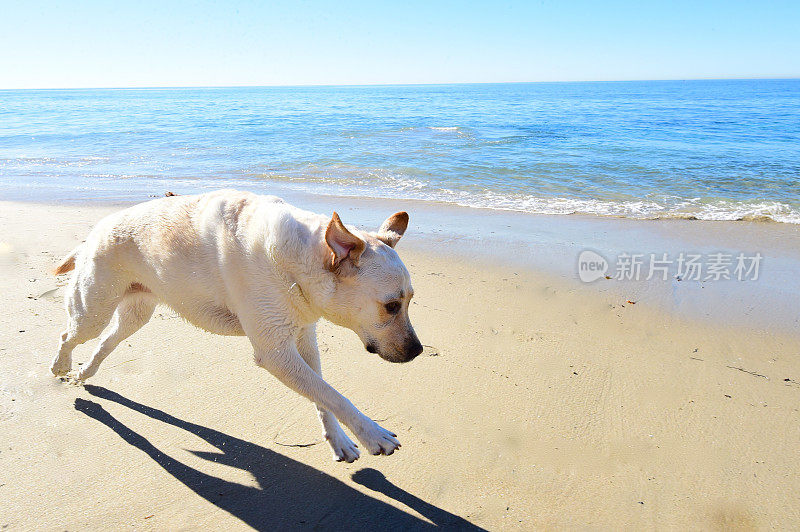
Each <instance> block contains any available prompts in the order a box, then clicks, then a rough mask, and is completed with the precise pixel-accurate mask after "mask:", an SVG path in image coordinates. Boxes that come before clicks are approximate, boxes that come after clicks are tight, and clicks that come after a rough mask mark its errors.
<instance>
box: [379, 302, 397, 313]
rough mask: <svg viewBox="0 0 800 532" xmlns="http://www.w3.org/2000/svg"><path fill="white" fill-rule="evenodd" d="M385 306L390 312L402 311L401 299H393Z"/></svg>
mask: <svg viewBox="0 0 800 532" xmlns="http://www.w3.org/2000/svg"><path fill="white" fill-rule="evenodd" d="M383 308H385V309H386V312H388V313H389V314H397V313H398V312H400V302H399V301H392V302H391V303H386V304H385V305H384V306H383Z"/></svg>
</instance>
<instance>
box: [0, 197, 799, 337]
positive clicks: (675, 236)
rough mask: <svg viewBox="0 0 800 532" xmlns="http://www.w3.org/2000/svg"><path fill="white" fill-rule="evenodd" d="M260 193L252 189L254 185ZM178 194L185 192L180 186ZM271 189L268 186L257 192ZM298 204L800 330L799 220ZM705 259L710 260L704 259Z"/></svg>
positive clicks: (680, 312)
mask: <svg viewBox="0 0 800 532" xmlns="http://www.w3.org/2000/svg"><path fill="white" fill-rule="evenodd" d="M251 191H254V190H251ZM173 192H175V193H178V194H180V193H181V191H180V190H177V189H176V190H173ZM254 192H256V193H259V192H260V193H264V192H266V191H264V190H259V191H254ZM273 192H274V193H275V195H278V196H279V197H282V198H284V199H285V200H286V201H287V202H289V203H291V204H293V205H296V206H298V207H300V208H303V209H307V210H311V211H314V212H320V213H330V212H332V211H333V210H337V211H338V212H339V214H340V216H342V219H343V220H344V222H345V223H347V224H353V225H356V226H358V227H362V228H365V229H369V228H371V227H373V228H377V227H378V226H379V225H380V223H381V222H382V221H383V220H384V219H385V218H386V217H387V216H388V215H389V214H391V213H392V212H395V211H398V210H407V211H409V213H410V214H411V225H410V229H409V231H408V234H407V235H406V237H405V238H404V245H405V246H406V247H407V248H410V249H413V250H416V251H420V252H426V253H433V254H436V255H439V256H442V257H447V256H453V257H458V258H459V259H460V260H468V261H477V262H479V263H480V262H482V263H485V264H487V265H490V266H508V265H510V266H513V267H517V268H525V269H527V270H529V271H531V272H534V273H541V274H546V275H548V276H552V277H553V278H554V279H559V280H561V281H563V282H565V283H566V285H570V288H574V289H581V290H584V289H586V290H588V291H589V292H591V293H593V294H599V295H602V296H603V297H609V298H610V299H615V300H619V301H622V302H625V301H628V300H631V301H635V302H636V303H637V304H643V305H647V306H652V307H654V308H656V309H658V310H660V311H663V312H666V313H669V314H671V315H675V316H679V317H682V318H684V319H688V320H692V319H697V320H700V321H709V322H711V323H716V324H719V325H730V326H742V327H747V328H753V329H758V328H766V329H769V330H774V331H776V332H787V333H797V332H798V331H800V278H799V277H798V276H797V275H796V272H798V271H800V225H794V224H785V223H780V222H774V223H765V222H747V221H736V222H733V223H732V222H731V221H715V220H685V219H679V218H676V219H657V220H642V219H633V218H623V217H611V216H599V215H585V214H574V215H547V214H531V213H522V212H516V211H502V210H496V209H486V208H475V207H463V206H458V205H453V204H447V203H437V202H428V201H422V200H395V199H375V198H352V197H347V196H332V195H320V194H308V193H304V192H303V193H299V192H296V191H286V190H284V191H273ZM161 196H162V194H151V195H148V197H143V198H141V199H140V200H138V201H137V200H134V199H119V198H118V199H110V198H108V199H106V198H98V199H96V200H87V199H86V198H81V199H75V200H74V201H70V202H67V203H66V205H68V206H74V207H80V208H86V209H92V208H94V207H101V208H104V209H108V212H109V213H110V212H113V210H116V209H121V208H125V207H127V206H130V205H133V204H136V203H139V202H142V201H149V200H152V199H156V198H158V197H161ZM0 202H1V203H6V204H7V205H8V206H9V208H13V206H14V205H25V204H30V205H47V206H64V205H65V204H64V203H59V202H56V201H43V202H5V201H0ZM586 250H589V251H592V252H595V253H598V254H599V255H601V256H602V257H604V258H605V259H606V260H607V262H608V263H609V271H608V272H606V273H607V274H608V275H609V276H611V277H615V278H613V279H605V278H601V279H597V280H595V281H593V282H590V283H584V282H581V280H580V278H579V271H578V269H579V266H578V264H577V262H578V258H579V257H580V255H581V253H582V252H584V251H586ZM665 253H666V254H667V259H668V260H670V261H671V262H672V264H671V266H670V268H668V270H669V271H668V274H669V275H668V276H667V279H664V278H663V276H662V277H661V278H657V277H656V276H654V277H653V278H652V279H650V280H648V279H646V277H647V276H648V273H649V272H648V271H647V265H648V264H647V262H648V260H654V259H655V258H657V257H659V258H660V257H662V256H663V254H665ZM716 253H723V254H725V255H726V256H730V259H731V262H732V264H731V265H730V267H729V268H728V270H729V273H730V274H733V269H734V267H735V264H733V262H734V261H735V258H736V256H737V255H738V254H743V255H745V256H746V257H753V256H755V255H756V254H759V255H761V256H762V257H763V260H762V261H761V264H760V266H763V268H760V271H759V272H758V274H759V278H758V279H757V280H746V281H738V282H737V280H736V279H735V276H733V275H731V277H733V278H732V279H731V280H727V279H720V280H714V279H710V280H709V281H707V282H704V281H703V277H705V275H701V276H700V279H697V280H695V279H693V280H690V281H689V282H686V281H685V280H680V279H679V278H678V268H677V262H678V260H679V259H680V257H681V255H685V256H689V255H690V254H699V255H702V256H703V257H704V258H705V259H706V260H708V258H709V257H710V256H711V255H714V254H716ZM624 254H628V255H642V262H643V264H642V265H641V266H642V271H641V273H640V275H639V276H638V277H639V278H638V280H635V279H616V275H615V274H616V273H617V272H615V271H614V269H613V266H614V262H613V261H614V259H615V257H616V258H618V257H619V256H620V255H624ZM706 266H707V265H706Z"/></svg>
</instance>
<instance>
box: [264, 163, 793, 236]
mask: <svg viewBox="0 0 800 532" xmlns="http://www.w3.org/2000/svg"><path fill="white" fill-rule="evenodd" d="M261 177H263V178H266V179H270V180H273V179H275V177H276V176H261ZM277 181H278V182H279V183H280V184H281V185H282V186H289V188H292V189H295V190H299V191H302V192H307V193H311V194H318V195H335V196H350V197H375V198H391V199H412V200H420V201H431V202H444V203H450V204H454V205H459V206H462V207H472V208H479V209H494V210H503V211H516V212H526V213H530V214H547V215H569V214H587V215H595V216H614V217H622V218H633V219H642V220H655V219H685V220H718V221H772V222H781V223H789V224H800V207H793V206H791V205H788V204H786V203H781V202H777V201H731V200H721V199H701V198H691V199H681V198H674V197H671V198H664V199H660V200H659V201H655V200H632V199H614V200H605V199H584V198H568V197H545V196H534V195H530V194H519V193H502V192H497V191H491V190H485V189H484V190H479V191H472V190H455V189H446V188H436V187H434V186H432V184H431V183H427V182H424V181H422V180H418V179H414V178H409V177H408V176H399V175H394V174H392V173H390V172H385V171H381V170H379V169H376V170H374V171H370V172H368V174H367V175H366V176H365V175H361V176H348V177H346V178H342V177H341V176H337V177H335V178H332V177H329V176H310V177H309V176H302V177H298V176H291V177H284V176H282V177H278V179H277ZM321 185H324V186H321Z"/></svg>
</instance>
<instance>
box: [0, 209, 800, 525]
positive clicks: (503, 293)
mask: <svg viewBox="0 0 800 532" xmlns="http://www.w3.org/2000/svg"><path fill="white" fill-rule="evenodd" d="M116 209H117V207H114V206H105V205H38V204H27V203H9V202H3V203H0V225H1V226H2V228H3V229H2V232H0V273H2V275H3V278H4V281H5V283H4V294H3V303H4V307H5V308H4V312H3V313H2V315H0V339H1V341H0V358H1V359H2V361H3V372H2V375H1V376H0V529H3V530H5V529H9V530H28V529H37V530H88V529H95V530H96V529H106V530H119V529H123V528H125V529H144V530H178V529H212V530H213V529H217V530H235V529H246V528H247V527H252V528H255V529H263V530H267V529H273V528H274V527H276V526H280V527H282V528H289V529H307V528H315V527H322V528H326V527H327V528H338V527H342V526H343V524H346V526H347V527H349V528H370V529H373V528H393V529H401V528H402V529H406V528H411V529H414V528H426V527H432V526H443V527H458V528H464V529H468V528H471V527H479V528H486V529H492V530H497V529H508V530H515V529H520V530H521V529H525V530H529V529H565V528H606V529H608V528H613V529H653V528H661V529H733V528H743V529H753V528H756V529H767V528H779V529H793V528H798V527H800V501H799V500H798V497H797V494H798V493H800V453H798V449H799V448H800V423H798V421H800V410H799V409H800V333H798V331H797V329H796V328H794V327H793V326H792V324H793V323H796V319H797V318H796V316H795V317H793V318H792V317H789V318H787V317H786V316H784V320H783V323H784V326H782V327H775V328H774V329H771V328H767V327H764V326H763V325H762V324H758V325H751V326H748V324H747V320H738V321H737V322H736V324H735V325H733V323H734V321H733V320H731V322H730V323H726V321H725V320H724V319H717V317H716V316H714V317H712V318H713V319H707V320H699V319H694V317H692V318H691V319H690V318H689V317H687V315H682V314H681V313H680V312H669V311H667V310H665V309H664V308H663V305H658V304H652V305H651V304H648V301H647V298H644V299H642V298H640V297H639V295H636V296H635V297H634V296H626V295H625V290H624V287H623V289H621V290H616V289H615V290H611V289H601V288H600V286H601V285H597V284H591V285H590V284H581V283H579V282H578V281H577V280H575V279H570V278H567V277H566V276H563V275H558V274H557V272H555V271H545V270H543V269H537V268H534V267H530V266H529V267H525V266H524V264H520V263H515V262H513V261H505V260H502V257H496V258H497V259H499V260H492V258H491V256H485V257H481V256H478V255H477V254H469V253H467V254H458V253H455V251H454V250H452V249H451V248H448V246H447V245H439V244H437V243H436V242H434V244H435V245H432V244H431V242H430V240H429V241H427V242H426V241H424V239H423V238H422V237H416V238H415V237H414V230H415V228H414V225H413V224H414V213H413V212H412V228H411V229H410V230H409V233H408V235H409V236H408V237H407V239H404V241H403V242H402V243H401V244H399V246H398V252H399V253H400V255H401V257H402V258H403V259H404V260H405V262H406V264H407V266H408V268H409V270H410V272H411V275H412V279H413V282H414V288H415V293H416V296H415V298H414V301H413V304H412V307H411V319H412V321H413V323H414V326H415V328H416V330H417V332H418V334H419V337H420V339H421V340H422V343H423V344H425V346H426V351H425V352H424V353H423V355H422V356H420V357H419V358H418V359H417V360H415V361H413V362H411V363H409V364H404V365H397V364H389V363H387V362H384V361H382V360H380V359H378V358H377V357H376V356H374V355H370V354H369V353H367V352H365V351H364V349H363V346H362V345H361V344H360V342H359V341H358V339H357V337H356V336H355V334H353V333H352V332H350V331H347V330H343V329H340V328H338V327H335V326H333V325H330V324H327V323H323V324H322V325H321V327H320V329H319V340H320V348H321V352H322V358H323V372H324V375H325V377H326V379H327V380H328V381H329V382H331V383H332V384H333V385H334V386H335V387H336V388H337V389H338V390H339V391H341V392H342V393H343V394H344V395H346V396H347V397H348V398H349V399H351V400H352V401H353V403H354V404H355V405H356V406H357V407H358V408H360V409H361V410H362V411H363V412H365V413H366V414H367V415H369V416H371V417H372V418H373V419H375V420H380V423H381V425H383V426H385V427H386V428H388V429H391V430H393V431H394V432H396V433H397V434H398V436H399V439H400V441H401V442H402V444H403V447H402V449H400V450H399V451H398V452H397V453H395V454H394V455H392V456H390V457H383V456H381V457H374V456H362V458H361V459H359V460H358V461H356V462H355V463H353V464H343V463H335V462H333V461H332V460H331V456H330V451H329V449H328V448H327V445H326V444H325V442H324V441H322V437H321V431H320V428H319V426H318V422H317V419H316V416H315V413H314V409H313V406H312V405H311V404H310V403H309V402H308V401H307V400H305V399H303V398H302V397H300V396H298V395H296V394H295V393H293V392H292V391H290V390H288V389H287V388H285V387H284V386H282V385H281V384H280V383H279V382H278V381H277V380H275V379H274V378H273V377H271V376H270V375H269V374H268V373H267V372H265V371H264V370H261V369H259V368H257V367H256V366H255V365H254V364H253V362H252V352H251V349H250V346H249V343H248V342H247V340H246V339H245V338H227V337H221V336H214V335H211V334H208V333H205V332H203V331H201V330H198V329H196V328H194V327H192V326H191V325H188V324H186V323H185V322H183V321H182V320H181V319H180V318H179V317H178V316H177V315H175V314H174V312H172V311H171V310H170V309H168V308H162V307H159V309H158V310H157V311H156V315H155V316H154V318H153V319H152V320H151V322H150V323H149V324H148V325H146V326H145V327H144V328H143V329H142V330H141V331H139V332H137V333H136V334H135V335H133V336H132V337H131V338H129V339H128V340H127V341H125V342H124V343H123V344H122V345H120V347H119V348H118V349H117V350H116V351H115V352H114V353H113V354H112V355H111V356H110V357H109V359H108V360H107V361H106V362H105V363H104V365H103V366H102V367H101V368H100V371H99V372H98V374H97V375H96V376H95V377H93V378H92V379H91V380H90V381H88V382H87V384H86V385H85V386H78V385H75V384H70V383H68V382H62V381H61V380H59V379H56V378H54V377H53V376H52V375H50V373H49V371H48V366H49V363H50V360H51V358H52V357H53V355H54V351H55V348H56V345H57V340H58V336H59V334H60V331H61V330H62V328H63V326H64V311H63V309H62V289H61V287H62V286H63V284H64V283H65V282H66V279H65V278H58V279H57V278H55V277H52V276H50V275H49V274H48V273H47V271H48V269H49V268H51V267H52V266H53V265H54V264H55V263H56V261H57V260H58V259H59V258H60V257H61V256H63V255H64V254H65V253H66V252H68V251H69V250H70V249H72V248H73V247H74V246H75V245H76V244H77V243H78V242H80V241H81V240H82V239H84V238H85V236H86V234H87V233H88V231H89V229H90V228H91V227H92V226H93V225H94V224H95V223H96V222H97V221H98V220H99V219H100V218H101V217H102V216H103V215H105V214H107V213H110V212H112V211H114V210H116ZM362 219H363V218H362ZM359 220H360V219H359V218H356V219H353V220H346V221H348V222H350V221H352V223H356V222H359ZM565 223H567V222H565ZM630 223H631V224H636V223H644V222H636V221H631V222H630ZM675 223H680V224H684V225H683V226H681V227H682V228H688V227H690V226H691V227H692V228H693V229H692V231H696V230H697V227H698V224H700V223H702V222H687V221H678V222H675ZM772 226H773V227H777V226H776V225H775V224H772ZM429 227H430V226H429ZM639 227H643V226H639ZM672 227H676V226H674V225H673V226H672ZM759 230H763V231H769V229H759ZM776 230H778V231H784V232H786V231H793V233H792V234H794V235H795V237H796V235H797V231H796V230H795V229H785V228H784V229H776ZM680 231H684V229H680ZM558 234H559V233H558V230H557V228H556V229H554V236H551V238H557V237H558ZM561 234H563V233H561ZM597 238H599V239H602V238H605V239H606V240H613V238H614V236H613V235H611V236H608V235H605V236H598V237H597ZM687 238H688V239H689V241H691V236H689V237H687ZM725 238H728V239H730V240H738V239H739V238H740V237H738V236H736V235H730V234H729V235H727V236H725ZM756 240H758V241H761V242H764V241H765V239H764V238H762V237H758V238H756ZM781 242H782V244H780V245H782V246H783V248H782V249H784V250H785V254H784V255H785V256H791V257H796V256H797V254H798V240H797V239H796V238H795V239H794V240H785V239H784V240H782V241H781ZM545 244H546V243H545ZM545 244H542V245H543V246H544V245H545ZM780 260H782V259H781V258H780V257H778V258H777V259H776V261H778V262H779V261H780ZM787 272H788V273H787ZM784 274H785V275H787V276H788V275H790V274H791V268H789V269H786V270H785V271H784ZM755 286H758V285H755ZM711 290H712V289H711V288H709V292H711ZM765 290H766V289H765ZM695 292H700V290H696V291H695ZM696 297H697V298H702V297H704V296H703V295H702V294H697V295H696ZM629 300H632V301H634V303H630V302H629ZM795 301H796V299H795ZM712 303H713V301H712ZM764 303H765V302H764V301H763V300H755V309H754V310H753V309H751V310H752V312H753V314H754V315H755V314H765V313H768V312H769V309H768V307H769V305H768V303H767V304H765V305H764V309H763V310H762V309H760V308H759V305H762V304H764ZM781 308H783V307H781ZM787 308H789V307H787ZM743 321H744V323H742V322H743ZM753 323H755V322H753ZM93 345H94V343H89V344H86V345H84V346H81V347H79V348H78V349H76V351H75V353H74V358H75V361H76V363H81V362H84V361H86V360H87V358H88V357H89V354H90V351H91V348H92V346H93Z"/></svg>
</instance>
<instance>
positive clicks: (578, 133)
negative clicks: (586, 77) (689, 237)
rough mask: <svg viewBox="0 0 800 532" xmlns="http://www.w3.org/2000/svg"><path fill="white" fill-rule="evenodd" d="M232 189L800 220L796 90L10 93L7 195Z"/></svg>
mask: <svg viewBox="0 0 800 532" xmlns="http://www.w3.org/2000/svg"><path fill="white" fill-rule="evenodd" d="M222 187H238V188H246V189H249V190H254V191H258V192H262V193H273V194H278V195H280V194H281V192H282V191H297V192H304V193H311V194H317V195H335V196H352V197H359V198H365V197H366V198H370V197H375V198H394V199H397V198H403V199H415V200H422V201H430V202H447V203H451V204H455V205H461V206H466V207H478V208H488V209H500V210H511V211H521V212H528V213H542V214H573V213H583V214H591V215H601V216H621V217H628V218H646V219H652V218H675V217H678V218H688V219H704V220H742V219H745V220H774V221H777V222H785V223H795V224H797V223H800V80H732V81H646V82H598V83H594V82H581V83H513V84H475V85H417V86H363V87H246V88H169V89H158V88H154V89H76V90H25V91H14V90H11V91H0V198H2V199H13V200H43V201H50V200H56V201H58V200H67V201H69V200H86V199H88V200H95V199H136V198H142V196H143V195H148V194H149V195H161V194H163V192H164V191H166V190H172V191H174V192H178V193H190V192H201V191H205V190H210V189H216V188H222Z"/></svg>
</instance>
